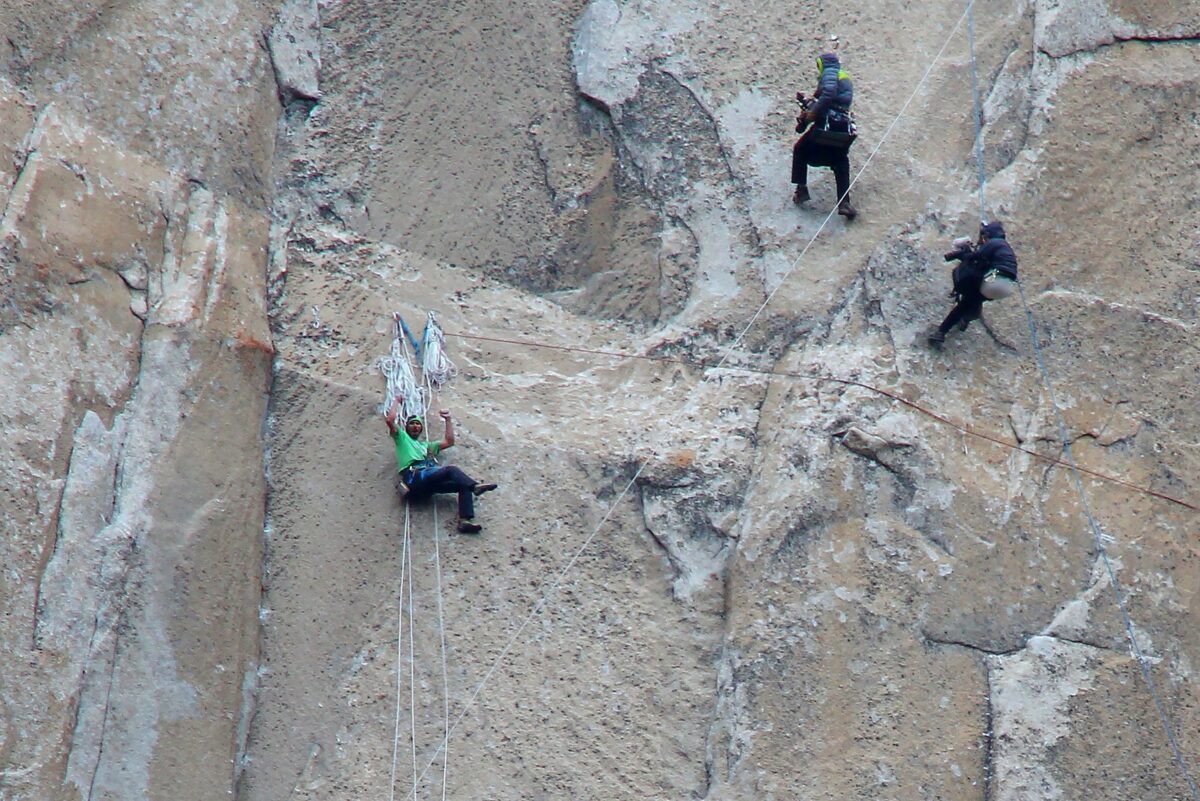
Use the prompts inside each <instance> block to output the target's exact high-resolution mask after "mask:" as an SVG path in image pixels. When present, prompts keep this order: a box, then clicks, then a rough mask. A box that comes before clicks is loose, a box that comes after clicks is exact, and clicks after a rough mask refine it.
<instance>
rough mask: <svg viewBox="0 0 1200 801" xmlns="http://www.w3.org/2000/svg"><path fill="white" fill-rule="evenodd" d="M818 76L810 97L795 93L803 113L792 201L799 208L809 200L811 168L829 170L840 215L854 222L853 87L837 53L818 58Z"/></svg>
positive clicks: (794, 150)
mask: <svg viewBox="0 0 1200 801" xmlns="http://www.w3.org/2000/svg"><path fill="white" fill-rule="evenodd" d="M817 76H818V77H817V90H816V91H815V92H814V93H813V96H812V97H811V98H808V97H805V95H804V93H803V92H797V93H796V100H798V101H799V102H800V105H801V107H802V108H803V111H802V112H801V114H800V116H799V117H797V118H796V133H798V134H800V135H801V136H800V139H799V140H797V141H796V144H795V145H794V146H793V147H792V183H794V184H795V185H796V192H795V194H794V195H792V202H793V203H795V204H796V205H800V204H802V203H806V202H808V200H809V198H810V195H809V193H808V168H809V167H830V168H832V169H833V178H834V182H835V183H836V185H837V194H838V207H837V213H838V214H840V215H842V216H843V217H845V218H846V219H848V220H853V219H854V218H855V217H856V216H857V215H858V212H857V211H855V210H854V207H853V206H851V205H850V145H852V144H853V143H854V139H855V137H856V136H857V132H856V131H855V129H854V120H853V118H852V117H851V115H850V104H851V103H852V102H853V101H854V85H853V84H852V83H851V81H850V75H849V73H847V72H846V71H845V70H843V69H842V66H841V63H840V62H839V61H838V57H837V54H836V53H822V54H821V55H820V56H819V57H818V58H817ZM806 128H807V130H806Z"/></svg>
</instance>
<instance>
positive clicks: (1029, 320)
mask: <svg viewBox="0 0 1200 801" xmlns="http://www.w3.org/2000/svg"><path fill="white" fill-rule="evenodd" d="M973 5H974V0H971V2H968V3H967V14H968V17H967V48H968V52H969V54H970V59H971V100H972V103H973V105H974V110H975V113H974V118H975V166H976V170H977V172H978V175H979V178H978V180H979V217H980V221H981V222H982V221H983V219H984V194H983V193H984V186H985V185H986V180H987V177H986V175H985V173H984V162H983V119H982V117H983V115H982V103H981V102H980V99H979V87H978V84H977V83H976V80H975V34H974V26H973V25H972V24H971V16H970V15H971V9H972V6H973ZM1016 284H1017V291H1018V292H1019V293H1020V298H1021V307H1022V308H1023V309H1024V310H1025V323H1026V328H1027V329H1028V331H1029V342H1030V344H1031V345H1032V347H1033V354H1034V357H1035V360H1036V362H1037V367H1038V372H1039V373H1040V375H1041V379H1042V386H1043V388H1044V389H1045V391H1046V397H1047V398H1048V399H1049V400H1050V406H1051V408H1053V409H1054V418H1055V422H1056V423H1057V427H1058V437H1059V440H1060V442H1061V445H1062V453H1063V457H1064V461H1065V462H1066V463H1067V465H1068V466H1069V468H1070V473H1071V478H1072V481H1073V484H1074V486H1075V493H1076V495H1078V496H1079V506H1080V509H1081V510H1082V512H1083V516H1084V518H1085V519H1086V520H1087V524H1088V529H1089V530H1090V532H1091V534H1092V542H1093V544H1094V546H1095V548H1096V552H1097V553H1098V554H1099V555H1100V560H1101V562H1102V563H1103V564H1104V570H1105V573H1106V574H1107V576H1108V583H1109V586H1110V587H1111V588H1112V592H1113V600H1114V602H1115V603H1116V606H1117V610H1118V611H1119V612H1120V614H1121V622H1122V624H1124V627H1125V636H1126V638H1127V639H1128V640H1129V650H1130V654H1131V655H1132V656H1133V658H1134V660H1135V661H1136V662H1137V664H1138V668H1139V670H1140V672H1141V674H1142V680H1143V681H1144V682H1145V684H1146V688H1147V690H1149V692H1150V698H1151V699H1152V701H1153V703H1154V709H1155V712H1156V713H1157V714H1158V720H1159V724H1160V725H1161V726H1162V730H1163V733H1164V734H1165V735H1166V738H1167V744H1168V745H1169V746H1170V748H1171V753H1172V755H1173V757H1174V760H1175V764H1176V766H1177V767H1178V768H1179V772H1180V774H1181V775H1182V776H1183V780H1184V781H1185V782H1186V783H1187V786H1188V790H1189V791H1190V792H1191V795H1192V801H1200V790H1198V789H1197V786H1196V781H1195V779H1193V778H1192V774H1191V771H1189V770H1188V767H1187V762H1186V760H1185V759H1184V757H1183V750H1182V749H1181V748H1180V746H1179V738H1178V737H1177V735H1176V733H1175V726H1174V724H1172V722H1171V717H1170V715H1169V714H1168V712H1167V708H1166V705H1165V704H1164V703H1163V701H1162V698H1161V697H1160V696H1159V694H1158V690H1157V688H1156V687H1155V685H1154V677H1153V675H1152V674H1151V672H1150V664H1149V662H1148V660H1147V659H1146V656H1145V654H1143V653H1142V649H1141V646H1139V645H1138V641H1137V634H1136V632H1135V630H1134V626H1133V619H1132V618H1131V617H1130V615H1129V609H1128V606H1127V605H1126V603H1125V595H1124V593H1123V592H1122V591H1121V585H1120V582H1118V581H1117V573H1116V570H1115V569H1114V568H1113V565H1112V560H1111V559H1109V556H1108V548H1107V547H1106V546H1107V544H1108V543H1110V542H1113V541H1114V539H1113V537H1111V536H1110V535H1108V534H1106V533H1104V531H1103V529H1102V528H1101V527H1100V524H1099V523H1098V522H1097V521H1096V518H1095V516H1094V515H1093V514H1092V510H1091V506H1090V505H1089V504H1088V499H1087V493H1086V492H1085V491H1084V488H1083V480H1082V478H1081V477H1080V474H1079V467H1078V466H1077V465H1076V464H1075V457H1074V455H1072V453H1071V439H1070V435H1069V434H1068V431H1067V423H1066V420H1065V419H1064V417H1063V414H1062V408H1061V407H1060V406H1059V405H1058V399H1057V397H1056V396H1055V393H1054V383H1053V381H1052V380H1051V378H1050V370H1049V369H1048V368H1047V367H1046V360H1045V359H1044V358H1043V356H1042V349H1041V346H1040V345H1039V344H1038V335H1037V326H1036V325H1035V324H1034V320H1033V312H1032V311H1030V309H1029V303H1028V302H1027V301H1026V298H1025V289H1024V288H1023V287H1022V285H1021V282H1020V281H1017V282H1016Z"/></svg>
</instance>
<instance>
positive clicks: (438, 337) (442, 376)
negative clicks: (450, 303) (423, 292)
mask: <svg viewBox="0 0 1200 801" xmlns="http://www.w3.org/2000/svg"><path fill="white" fill-rule="evenodd" d="M421 339H422V342H421V372H422V373H423V374H424V376H425V380H426V381H428V382H431V383H432V384H433V385H434V386H438V387H440V386H442V385H443V384H445V383H446V382H447V381H449V380H450V379H451V378H453V377H454V376H455V375H456V374H457V373H458V368H457V367H455V366H454V363H453V362H452V361H450V359H449V358H447V357H446V337H445V335H444V334H443V333H442V327H441V326H440V325H438V321H437V317H436V316H434V313H433V312H432V311H431V312H429V317H428V319H427V321H426V323H425V332H424V333H423V334H422V335H421Z"/></svg>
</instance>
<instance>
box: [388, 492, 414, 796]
mask: <svg viewBox="0 0 1200 801" xmlns="http://www.w3.org/2000/svg"><path fill="white" fill-rule="evenodd" d="M408 526H409V514H408V503H405V504H404V535H403V544H402V546H401V552H400V589H399V591H398V592H397V594H396V720H395V726H394V728H393V736H392V777H391V781H389V783H388V789H389V791H390V794H389V796H388V797H389V798H391V799H392V801H395V799H396V765H397V763H398V762H399V758H400V690H401V688H402V686H403V685H402V682H401V678H400V677H401V676H402V675H404V674H403V673H402V672H401V670H400V662H401V660H402V659H403V654H404V578H405V569H404V555H405V553H407V551H408Z"/></svg>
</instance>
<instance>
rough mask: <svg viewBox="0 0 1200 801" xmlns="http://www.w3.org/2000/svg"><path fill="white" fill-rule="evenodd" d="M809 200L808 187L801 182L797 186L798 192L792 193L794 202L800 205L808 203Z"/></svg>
mask: <svg viewBox="0 0 1200 801" xmlns="http://www.w3.org/2000/svg"><path fill="white" fill-rule="evenodd" d="M808 200H809V194H808V187H807V186H805V185H804V184H799V185H798V186H797V187H796V193H795V194H794V195H792V202H793V203H795V204H796V205H797V206H799V205H800V204H801V203H807V202H808Z"/></svg>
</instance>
